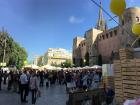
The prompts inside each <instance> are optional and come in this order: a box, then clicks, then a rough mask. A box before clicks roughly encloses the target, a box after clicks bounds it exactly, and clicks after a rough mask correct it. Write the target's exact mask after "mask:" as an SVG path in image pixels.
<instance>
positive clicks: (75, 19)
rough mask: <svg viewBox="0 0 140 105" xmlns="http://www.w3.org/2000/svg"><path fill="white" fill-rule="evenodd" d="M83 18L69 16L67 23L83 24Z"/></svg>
mask: <svg viewBox="0 0 140 105" xmlns="http://www.w3.org/2000/svg"><path fill="white" fill-rule="evenodd" d="M84 20H85V19H84V18H78V17H75V16H70V17H69V22H70V23H71V24H80V23H83V22H84Z"/></svg>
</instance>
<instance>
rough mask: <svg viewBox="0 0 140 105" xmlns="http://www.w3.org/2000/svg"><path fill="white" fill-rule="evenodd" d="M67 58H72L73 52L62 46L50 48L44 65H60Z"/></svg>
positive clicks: (45, 56)
mask: <svg viewBox="0 0 140 105" xmlns="http://www.w3.org/2000/svg"><path fill="white" fill-rule="evenodd" d="M66 60H72V54H71V53H70V52H68V51H67V50H66V49H62V48H49V49H48V51H47V52H46V53H45V55H44V65H60V64H61V63H63V62H65V61H66Z"/></svg>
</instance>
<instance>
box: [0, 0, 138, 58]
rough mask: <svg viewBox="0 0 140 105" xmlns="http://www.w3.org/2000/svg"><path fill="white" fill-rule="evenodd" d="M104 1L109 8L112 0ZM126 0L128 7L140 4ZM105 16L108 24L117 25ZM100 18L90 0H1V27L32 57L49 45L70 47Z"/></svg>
mask: <svg viewBox="0 0 140 105" xmlns="http://www.w3.org/2000/svg"><path fill="white" fill-rule="evenodd" d="M96 1H97V2H99V0H96ZM102 1H103V7H104V8H105V9H106V10H107V11H108V12H110V10H109V2H110V0H102ZM126 1H127V6H128V7H130V6H140V1H139V0H126ZM104 17H105V19H106V20H107V22H108V24H109V27H113V26H114V25H115V24H114V22H109V21H108V20H109V18H108V17H107V16H106V15H105V14H104ZM97 18H98V7H96V5H94V4H93V3H92V2H91V1H90V0H0V27H2V26H4V27H5V29H6V30H7V31H8V32H9V33H10V34H11V36H12V37H13V38H14V40H15V41H17V42H19V43H20V44H21V46H23V47H25V48H26V50H27V51H28V54H29V59H32V58H33V56H34V55H43V54H44V53H45V52H46V51H47V49H48V48H50V47H51V48H65V49H68V50H71V49H72V41H73V38H74V37H75V36H77V35H79V36H83V34H84V33H85V31H86V30H88V29H90V28H92V27H95V25H96V23H97Z"/></svg>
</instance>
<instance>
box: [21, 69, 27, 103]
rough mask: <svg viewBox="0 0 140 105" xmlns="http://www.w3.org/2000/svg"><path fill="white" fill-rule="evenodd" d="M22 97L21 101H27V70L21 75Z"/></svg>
mask: <svg viewBox="0 0 140 105" xmlns="http://www.w3.org/2000/svg"><path fill="white" fill-rule="evenodd" d="M20 84H21V85H20V86H21V87H20V89H21V91H20V98H21V102H22V103H23V102H25V103H27V100H26V96H27V84H28V79H27V75H26V71H24V72H23V73H22V75H21V76H20Z"/></svg>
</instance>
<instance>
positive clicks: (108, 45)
mask: <svg viewBox="0 0 140 105" xmlns="http://www.w3.org/2000/svg"><path fill="white" fill-rule="evenodd" d="M137 22H140V8H139V7H131V8H127V9H126V10H125V12H124V14H123V15H122V17H121V18H119V25H118V26H116V27H114V28H111V29H107V25H106V22H105V21H104V19H103V16H102V10H101V8H100V10H99V19H98V22H97V26H96V28H93V29H90V30H88V31H86V32H85V36H84V38H82V37H76V38H74V40H73V61H74V63H75V64H76V65H78V66H80V63H81V62H80V61H81V59H82V60H84V59H85V56H86V53H88V55H89V65H90V66H91V65H94V64H99V62H100V61H99V60H102V61H101V62H102V63H112V60H113V59H114V58H115V56H117V54H118V51H119V49H120V48H123V47H130V46H131V44H132V43H133V41H134V40H135V39H136V36H135V35H134V34H133V33H132V31H131V30H132V25H133V24H134V23H137ZM101 23H102V24H101ZM83 43H84V44H83ZM138 46H140V41H138V42H137V43H136V44H135V46H134V47H138Z"/></svg>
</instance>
